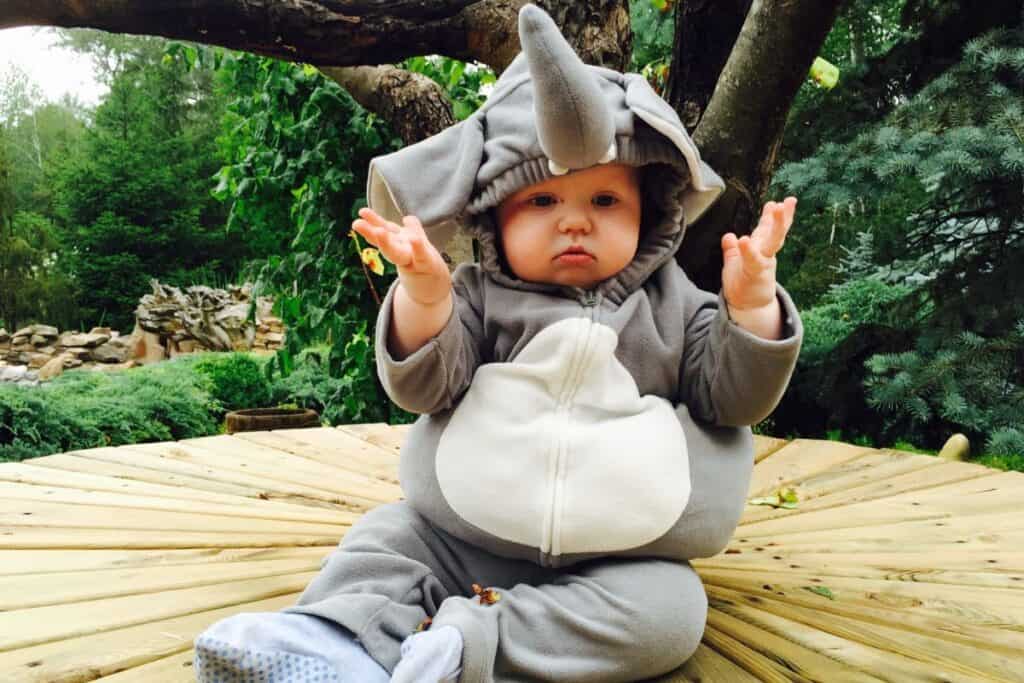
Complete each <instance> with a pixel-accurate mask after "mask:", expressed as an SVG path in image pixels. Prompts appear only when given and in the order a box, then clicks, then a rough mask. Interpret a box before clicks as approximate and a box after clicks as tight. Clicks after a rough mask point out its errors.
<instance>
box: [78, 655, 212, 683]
mask: <svg viewBox="0 0 1024 683" xmlns="http://www.w3.org/2000/svg"><path fill="white" fill-rule="evenodd" d="M195 656H196V651H195V650H192V649H189V650H186V651H185V652H178V653H176V654H173V655H171V656H170V657H164V658H163V659H158V660H156V661H154V662H150V663H148V664H143V665H142V666H137V667H135V668H132V669H128V670H126V671H122V672H121V673H116V674H113V675H110V676H103V677H102V678H98V679H96V680H98V681H100V683H141V682H143V681H144V682H145V683H195V680H196V674H195V671H194V670H193V668H192V661H193V660H194V659H195Z"/></svg>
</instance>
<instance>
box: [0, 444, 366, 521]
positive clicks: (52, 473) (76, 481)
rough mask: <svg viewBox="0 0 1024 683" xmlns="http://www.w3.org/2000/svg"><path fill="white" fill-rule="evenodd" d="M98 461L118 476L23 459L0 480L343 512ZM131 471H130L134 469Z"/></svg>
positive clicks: (1, 472) (324, 514)
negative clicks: (152, 477) (134, 475)
mask: <svg viewBox="0 0 1024 683" xmlns="http://www.w3.org/2000/svg"><path fill="white" fill-rule="evenodd" d="M48 457H53V456H48ZM72 457H74V456H72ZM75 460H76V461H77V462H79V463H95V461H92V460H85V459H83V458H75ZM32 462H35V461H32ZM98 464H102V465H103V466H104V467H106V468H111V469H117V470H118V476H110V475H101V474H88V473H84V472H75V471H71V470H66V469H57V468H53V467H38V466H35V465H31V464H28V463H26V462H19V463H4V464H3V466H2V467H0V481H9V482H16V483H23V484H33V485H36V486H59V487H62V488H70V489H82V490H85V491H109V492H112V493H124V494H131V495H136V496H146V497H147V498H173V499H176V500H193V501H195V500H198V501H202V502H204V503H222V504H224V505H249V504H251V503H252V502H253V501H254V500H255V501H259V506H260V508H261V509H265V510H279V511H281V512H288V513H301V514H304V515H310V516H311V517H310V519H312V518H313V516H318V517H320V518H322V519H324V520H327V519H331V518H334V517H333V516H334V515H336V514H339V513H337V512H330V511H323V509H322V508H321V507H317V508H311V507H310V506H308V505H295V504H292V503H285V502H281V501H275V500H267V499H266V498H260V497H259V493H260V492H259V491H252V492H251V495H249V494H246V495H238V494H231V493H218V492H215V491H203V490H197V489H194V488H191V487H189V486H187V485H178V486H171V485H167V484H154V483H149V482H145V481H136V480H132V479H126V478H125V477H124V476H123V474H125V473H126V472H125V471H126V470H127V469H128V468H125V467H120V468H118V467H117V466H115V465H107V464H105V463H98ZM127 473H128V474H130V473H131V472H127ZM331 509H337V508H331ZM340 514H348V513H340Z"/></svg>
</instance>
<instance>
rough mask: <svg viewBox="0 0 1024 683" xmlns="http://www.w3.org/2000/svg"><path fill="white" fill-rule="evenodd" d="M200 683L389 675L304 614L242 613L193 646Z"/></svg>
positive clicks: (380, 682) (344, 635) (348, 680)
mask: <svg viewBox="0 0 1024 683" xmlns="http://www.w3.org/2000/svg"><path fill="white" fill-rule="evenodd" d="M195 672H196V680H197V681H199V683H249V682H250V681H251V682H252V683H307V682H308V683H332V682H337V683H388V681H389V680H390V675H389V674H388V672H387V671H386V670H385V669H384V668H383V667H382V666H381V665H380V664H378V663H377V662H376V661H375V660H374V659H373V657H371V656H370V654H369V653H368V652H367V651H366V650H365V649H364V648H363V646H362V645H360V644H359V642H358V641H357V640H356V638H355V636H354V635H353V634H352V632H351V631H349V630H348V629H346V628H344V627H343V626H339V625H338V624H335V623H334V622H331V621H328V620H326V619H321V618H319V617H313V616H309V615H305V614H292V613H284V612H246V613H242V614H236V615H235V616H233V617H228V618H227V619H222V620H221V621H218V622H217V623H215V624H214V625H213V626H211V627H210V628H208V629H206V631H204V632H202V633H201V634H199V636H198V637H197V638H196V640H195Z"/></svg>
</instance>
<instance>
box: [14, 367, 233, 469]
mask: <svg viewBox="0 0 1024 683" xmlns="http://www.w3.org/2000/svg"><path fill="white" fill-rule="evenodd" d="M198 377H199V376H198V375H196V374H195V373H194V372H193V371H192V368H191V367H190V366H189V364H188V363H182V362H178V361H168V362H165V363H160V364H157V365H154V366H148V367H143V368H136V369H132V370H129V371H125V372H111V373H107V372H88V371H74V372H67V373H64V374H63V375H61V376H60V377H58V378H56V379H54V380H52V381H50V382H48V383H46V384H44V385H42V386H40V387H21V386H15V385H12V384H8V383H0V461H3V460H22V459H24V458H29V457H34V456H38V455H47V454H50V453H59V452H63V451H69V450H75V449H83V448H98V447H101V446H120V445H125V444H133V443H143V442H150V441H169V440H178V439H187V438H192V437H197V436H206V435H210V434H215V433H216V432H217V421H216V420H215V418H214V415H215V414H216V412H217V411H218V410H219V409H220V405H219V404H218V403H217V402H216V401H215V400H214V399H213V398H212V397H211V396H210V394H209V393H207V391H206V389H205V387H204V386H203V382H202V381H200V380H198Z"/></svg>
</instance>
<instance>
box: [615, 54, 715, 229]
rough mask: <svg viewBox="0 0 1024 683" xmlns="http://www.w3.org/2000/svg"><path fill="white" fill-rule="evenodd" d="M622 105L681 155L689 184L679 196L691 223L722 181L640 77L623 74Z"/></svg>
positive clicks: (671, 111)
mask: <svg viewBox="0 0 1024 683" xmlns="http://www.w3.org/2000/svg"><path fill="white" fill-rule="evenodd" d="M625 78H626V106H627V107H629V109H630V111H632V112H633V113H634V114H635V115H636V116H637V118H639V119H640V120H641V121H643V122H644V123H646V124H647V125H648V126H650V127H651V128H653V129H654V130H656V131H658V132H659V133H661V134H662V135H663V136H664V137H665V138H666V139H668V140H669V141H671V142H672V144H673V145H675V146H676V148H677V149H678V150H679V151H680V152H681V153H682V155H683V158H684V159H686V165H687V167H688V168H689V169H690V185H689V186H687V188H686V190H685V192H684V194H683V200H682V203H683V210H684V212H685V215H686V222H687V223H688V224H691V225H692V224H693V223H695V222H696V221H697V219H698V218H700V217H701V215H703V213H704V212H705V211H707V210H708V208H709V207H710V206H711V205H712V204H714V203H715V200H717V199H718V197H719V195H721V194H722V191H723V190H724V189H725V181H724V180H722V178H721V177H720V176H719V175H718V174H717V173H715V172H714V170H712V168H711V167H710V166H708V165H707V164H706V163H705V162H704V161H703V160H702V159H701V158H700V152H699V151H698V150H697V145H695V144H694V142H693V139H692V138H691V137H690V134H689V133H687V132H686V127H685V126H683V123H682V121H680V120H679V116H678V115H677V114H676V111H675V109H673V108H672V107H671V106H670V105H669V103H668V102H666V101H665V100H663V99H662V98H661V97H660V96H659V95H658V93H656V92H654V89H653V88H652V87H651V84H650V83H648V82H647V79H646V78H644V77H643V76H641V75H640V74H633V73H629V74H625Z"/></svg>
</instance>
